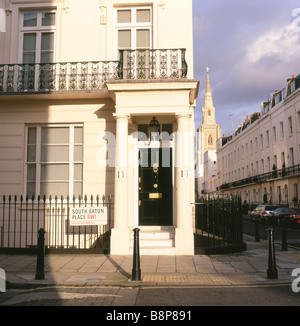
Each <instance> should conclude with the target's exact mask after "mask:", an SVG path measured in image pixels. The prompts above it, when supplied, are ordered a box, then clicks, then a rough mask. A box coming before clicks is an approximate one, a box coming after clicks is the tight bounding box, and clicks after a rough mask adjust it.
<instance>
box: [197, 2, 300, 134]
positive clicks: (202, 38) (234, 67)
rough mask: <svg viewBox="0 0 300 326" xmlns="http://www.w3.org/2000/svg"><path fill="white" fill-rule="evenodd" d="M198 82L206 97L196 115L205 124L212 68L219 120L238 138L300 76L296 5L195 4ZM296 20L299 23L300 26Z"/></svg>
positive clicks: (201, 96) (262, 3)
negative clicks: (242, 125)
mask: <svg viewBox="0 0 300 326" xmlns="http://www.w3.org/2000/svg"><path fill="white" fill-rule="evenodd" d="M194 3H195V4H194V9H195V13H194V26H195V28H194V40H195V44H194V50H195V53H194V62H195V69H194V70H195V78H199V79H200V82H201V84H200V92H199V96H198V100H197V104H198V105H197V108H196V113H195V118H196V125H197V126H198V125H199V124H201V121H202V117H201V116H202V114H201V113H202V112H201V108H202V106H203V102H204V93H203V92H204V89H205V80H206V71H205V68H206V66H209V67H210V68H211V70H210V79H211V86H212V92H213V100H214V106H215V107H216V119H217V122H218V123H219V124H220V125H221V127H222V130H223V131H224V133H229V132H232V120H231V118H230V116H231V117H232V119H234V121H233V122H234V125H235V126H236V127H237V126H238V125H239V123H241V122H243V119H244V118H245V117H246V115H250V114H252V113H254V112H257V111H259V110H260V103H261V102H263V101H266V100H268V98H269V97H270V95H271V93H272V91H275V90H278V89H281V88H283V87H285V86H286V79H287V78H290V77H291V76H292V75H293V74H296V75H297V74H299V73H300V60H299V57H300V31H299V32H297V27H300V11H299V15H298V14H297V15H298V16H296V15H294V16H293V15H292V14H293V13H295V12H296V11H295V7H297V6H298V7H299V3H298V2H297V1H295V0H285V1H282V0H265V1H261V0H251V1H250V0H244V1H240V0H239V1H238V0H226V2H220V1H217V0H210V1H209V2H205V3H204V2H202V1H198V0H195V2H194ZM295 19H297V20H296V21H295Z"/></svg>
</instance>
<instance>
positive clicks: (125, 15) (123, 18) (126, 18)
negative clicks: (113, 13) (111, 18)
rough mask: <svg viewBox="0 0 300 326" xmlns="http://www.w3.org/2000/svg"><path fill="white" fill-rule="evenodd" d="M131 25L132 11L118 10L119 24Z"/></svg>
mask: <svg viewBox="0 0 300 326" xmlns="http://www.w3.org/2000/svg"><path fill="white" fill-rule="evenodd" d="M124 23H131V10H118V24H124Z"/></svg>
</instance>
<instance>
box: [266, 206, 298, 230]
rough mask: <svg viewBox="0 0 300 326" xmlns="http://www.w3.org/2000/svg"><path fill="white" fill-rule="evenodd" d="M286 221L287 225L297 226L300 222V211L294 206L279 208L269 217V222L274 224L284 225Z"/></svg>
mask: <svg viewBox="0 0 300 326" xmlns="http://www.w3.org/2000/svg"><path fill="white" fill-rule="evenodd" d="M284 221H286V222H287V226H293V227H294V226H297V225H299V224H300V212H299V211H298V210H297V209H294V208H277V209H275V210H274V211H273V212H272V216H271V217H269V222H270V223H271V224H273V225H278V226H282V223H283V222H284Z"/></svg>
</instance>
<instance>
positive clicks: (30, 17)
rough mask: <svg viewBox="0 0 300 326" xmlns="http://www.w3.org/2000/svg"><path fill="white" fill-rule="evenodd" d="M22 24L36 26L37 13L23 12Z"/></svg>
mask: <svg viewBox="0 0 300 326" xmlns="http://www.w3.org/2000/svg"><path fill="white" fill-rule="evenodd" d="M23 26H24V27H31V26H37V13H25V14H24V16H23Z"/></svg>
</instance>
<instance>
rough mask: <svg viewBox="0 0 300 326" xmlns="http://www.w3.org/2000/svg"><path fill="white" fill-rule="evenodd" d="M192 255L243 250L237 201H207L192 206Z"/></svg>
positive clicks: (240, 211)
mask: <svg viewBox="0 0 300 326" xmlns="http://www.w3.org/2000/svg"><path fill="white" fill-rule="evenodd" d="M195 230H196V232H195V250H196V253H197V251H198V253H205V254H218V253H220V254H221V253H226V252H238V251H243V250H245V244H244V243H243V225H242V204H241V198H240V197H229V198H209V197H208V198H207V197H203V198H201V199H199V200H198V202H197V203H195Z"/></svg>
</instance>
